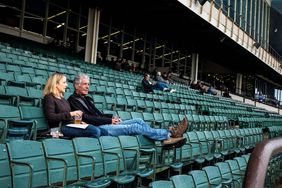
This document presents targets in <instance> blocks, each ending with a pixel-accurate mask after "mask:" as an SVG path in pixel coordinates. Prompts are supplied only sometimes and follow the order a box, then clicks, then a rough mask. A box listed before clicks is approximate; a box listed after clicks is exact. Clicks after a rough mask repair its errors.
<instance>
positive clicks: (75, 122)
mask: <svg viewBox="0 0 282 188" xmlns="http://www.w3.org/2000/svg"><path fill="white" fill-rule="evenodd" d="M81 118H82V117H81V116H74V124H81Z"/></svg>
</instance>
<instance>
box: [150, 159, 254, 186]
mask: <svg viewBox="0 0 282 188" xmlns="http://www.w3.org/2000/svg"><path fill="white" fill-rule="evenodd" d="M249 157H250V155H249V154H247V155H242V156H241V157H235V158H233V160H226V161H224V162H218V163H216V164H215V165H214V166H206V167H204V168H202V169H201V170H192V171H190V172H188V174H181V175H175V176H172V177H171V178H170V179H169V180H158V181H153V182H152V183H151V186H152V188H197V187H234V188H240V187H242V186H243V179H244V175H245V171H246V167H247V163H248V161H249Z"/></svg>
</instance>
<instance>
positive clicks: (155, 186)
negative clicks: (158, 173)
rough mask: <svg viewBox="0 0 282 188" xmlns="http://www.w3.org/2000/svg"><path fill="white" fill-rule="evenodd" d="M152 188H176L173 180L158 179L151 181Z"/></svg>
mask: <svg viewBox="0 0 282 188" xmlns="http://www.w3.org/2000/svg"><path fill="white" fill-rule="evenodd" d="M151 187H152V188H174V186H173V183H172V181H168V180H158V181H153V182H152V183H151Z"/></svg>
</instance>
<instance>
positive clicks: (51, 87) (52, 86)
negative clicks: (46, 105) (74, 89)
mask: <svg viewBox="0 0 282 188" xmlns="http://www.w3.org/2000/svg"><path fill="white" fill-rule="evenodd" d="M64 77H66V76H65V75H64V74H62V73H57V72H56V73H54V74H52V75H51V76H50V77H49V78H48V80H47V82H46V84H45V87H44V90H43V97H44V96H46V95H48V94H52V95H54V96H60V97H63V94H62V93H59V92H58V90H57V88H56V85H57V83H58V82H59V81H60V80H61V79H62V78H64Z"/></svg>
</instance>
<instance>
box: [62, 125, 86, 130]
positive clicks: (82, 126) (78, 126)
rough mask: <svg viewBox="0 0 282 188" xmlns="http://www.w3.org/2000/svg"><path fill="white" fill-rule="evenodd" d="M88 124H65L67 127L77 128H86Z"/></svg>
mask: <svg viewBox="0 0 282 188" xmlns="http://www.w3.org/2000/svg"><path fill="white" fill-rule="evenodd" d="M88 125H89V124H67V125H66V126H68V127H73V128H78V129H86V128H87V127H88Z"/></svg>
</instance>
